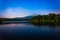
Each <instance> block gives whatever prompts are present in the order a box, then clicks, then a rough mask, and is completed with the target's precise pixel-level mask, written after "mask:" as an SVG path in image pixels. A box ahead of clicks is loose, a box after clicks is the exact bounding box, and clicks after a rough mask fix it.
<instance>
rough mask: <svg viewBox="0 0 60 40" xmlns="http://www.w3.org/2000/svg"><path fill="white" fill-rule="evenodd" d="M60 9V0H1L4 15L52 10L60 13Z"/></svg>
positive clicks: (22, 15) (30, 13)
mask: <svg viewBox="0 0 60 40" xmlns="http://www.w3.org/2000/svg"><path fill="white" fill-rule="evenodd" d="M59 11H60V0H0V15H1V16H2V17H3V16H4V17H24V16H27V15H33V14H48V13H50V12H56V13H59ZM9 14H10V15H9Z"/></svg>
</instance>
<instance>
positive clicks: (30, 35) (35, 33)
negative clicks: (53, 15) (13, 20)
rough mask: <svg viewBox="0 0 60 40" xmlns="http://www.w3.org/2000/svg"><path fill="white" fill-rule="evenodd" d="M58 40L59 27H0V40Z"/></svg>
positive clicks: (59, 34) (12, 25) (23, 24)
mask: <svg viewBox="0 0 60 40" xmlns="http://www.w3.org/2000/svg"><path fill="white" fill-rule="evenodd" d="M25 39H26V40H27V39H28V40H38V39H39V40H40V39H41V40H42V39H44V40H45V39H48V40H51V39H52V40H60V26H57V25H54V26H53V25H40V26H36V25H33V24H30V23H20V24H2V25H0V40H25Z"/></svg>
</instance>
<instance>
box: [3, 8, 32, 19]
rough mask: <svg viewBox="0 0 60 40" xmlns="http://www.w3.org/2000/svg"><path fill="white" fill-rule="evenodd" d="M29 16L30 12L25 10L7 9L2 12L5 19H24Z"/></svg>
mask: <svg viewBox="0 0 60 40" xmlns="http://www.w3.org/2000/svg"><path fill="white" fill-rule="evenodd" d="M30 14H31V11H30V10H28V9H25V8H7V9H6V10H5V11H4V15H5V17H6V18H14V17H25V16H28V15H30Z"/></svg>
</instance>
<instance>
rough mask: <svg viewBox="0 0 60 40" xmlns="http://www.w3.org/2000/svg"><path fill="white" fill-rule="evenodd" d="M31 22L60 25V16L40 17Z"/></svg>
mask: <svg viewBox="0 0 60 40" xmlns="http://www.w3.org/2000/svg"><path fill="white" fill-rule="evenodd" d="M30 21H31V22H32V23H34V24H60V14H48V15H38V16H35V17H32V19H31V20H30Z"/></svg>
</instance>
